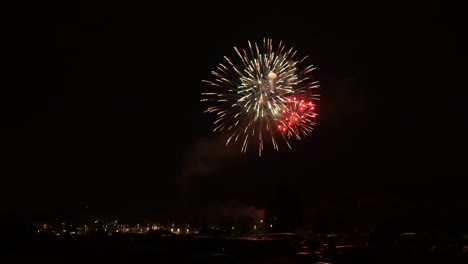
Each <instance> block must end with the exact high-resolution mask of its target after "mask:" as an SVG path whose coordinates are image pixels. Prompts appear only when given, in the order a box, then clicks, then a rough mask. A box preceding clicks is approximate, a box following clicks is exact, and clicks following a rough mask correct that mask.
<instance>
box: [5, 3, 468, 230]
mask: <svg viewBox="0 0 468 264" xmlns="http://www.w3.org/2000/svg"><path fill="white" fill-rule="evenodd" d="M323 2H328V1H321V2H317V3H316V2H311V3H310V4H308V5H305V4H303V3H299V4H293V3H292V2H291V3H289V1H287V3H286V2H284V3H276V4H275V3H273V2H271V3H265V4H264V5H263V6H262V5H259V4H258V5H255V6H254V5H252V4H249V5H247V4H246V5H241V4H240V3H239V4H236V3H234V2H232V1H231V2H229V1H228V2H226V3H218V4H217V5H216V6H211V5H200V6H198V5H195V4H189V5H187V4H183V3H182V2H180V3H173V4H168V5H167V6H165V7H163V6H157V5H151V6H150V5H149V4H148V5H147V6H145V5H136V4H131V6H128V5H124V4H109V5H104V4H102V5H96V4H85V3H84V2H81V3H80V4H79V5H73V6H72V5H70V6H65V5H64V6H42V3H41V4H39V3H38V4H34V5H32V6H27V7H26V6H20V5H12V6H11V8H10V10H4V11H5V12H6V13H8V14H7V16H4V18H3V22H2V29H3V31H2V32H4V33H3V34H2V39H3V40H2V42H3V43H4V44H5V43H6V47H5V46H4V48H3V54H4V55H3V56H2V64H3V65H4V66H6V71H5V68H4V70H3V72H2V73H3V74H2V76H4V77H3V78H2V80H3V81H2V86H3V87H5V88H6V89H5V88H4V89H2V97H1V105H2V114H3V115H2V116H3V118H2V120H1V124H2V131H3V132H4V133H3V135H4V136H3V141H2V142H3V143H2V147H1V149H2V153H3V158H2V161H3V162H2V163H3V165H2V181H3V183H2V184H1V187H0V190H1V193H0V201H1V207H0V210H1V214H2V216H4V217H7V218H10V217H14V219H17V220H18V221H20V220H21V221H22V220H26V221H36V220H38V219H40V220H43V219H55V218H67V217H72V216H76V215H80V214H82V215H87V216H92V217H95V216H102V217H116V218H121V219H128V220H134V219H144V218H146V217H156V218H157V217H160V218H170V217H180V216H182V215H189V214H194V213H195V212H197V211H198V212H199V211H200V210H204V208H206V207H207V206H208V207H209V206H213V207H216V206H221V207H222V206H224V205H226V204H231V205H232V204H236V205H237V206H238V207H242V206H245V207H246V208H247V207H248V208H263V206H265V205H266V204H267V203H268V201H269V200H270V199H272V197H274V196H275V193H277V191H278V190H279V189H281V188H286V189H289V190H292V193H294V194H295V195H297V196H298V197H300V199H302V200H303V201H304V203H305V204H306V205H307V206H308V207H310V208H322V209H323V208H328V209H327V210H333V209H334V208H343V207H346V206H349V204H360V205H362V206H363V207H362V208H364V209H362V210H367V212H368V213H370V214H372V213H375V214H377V213H381V212H391V214H396V215H398V214H402V215H403V214H404V213H408V212H411V211H412V212H418V213H421V214H423V215H432V216H436V217H435V218H437V216H446V217H447V218H450V219H455V218H456V219H460V217H461V216H462V214H463V210H464V212H465V214H466V211H467V209H468V208H467V205H466V204H467V203H466V202H467V199H466V198H465V197H464V192H465V190H466V188H467V187H468V181H467V177H468V175H467V173H466V165H465V163H464V162H466V139H465V133H466V126H465V120H466V116H465V113H466V110H465V109H464V104H463V103H462V100H463V96H464V94H465V92H464V91H463V90H464V87H465V82H462V81H461V80H462V77H464V76H463V74H464V72H462V70H461V66H460V65H462V61H461V44H460V36H461V25H460V24H458V22H459V20H460V19H459V17H457V15H456V12H454V11H453V10H452V9H456V8H455V7H452V9H450V8H447V7H444V6H441V5H440V4H437V3H435V2H433V3H430V2H424V4H411V5H408V4H404V5H403V4H398V3H397V2H389V3H388V4H385V5H384V4H383V3H382V4H380V3H378V4H376V5H375V6H369V5H368V4H356V3H354V4H351V2H350V3H348V4H341V3H329V4H326V3H323ZM263 38H272V39H273V40H274V41H276V40H282V41H283V43H284V44H285V45H286V46H288V47H291V46H292V47H294V48H295V49H296V50H298V52H299V53H300V54H302V55H309V58H308V61H309V62H311V63H313V64H314V65H315V66H316V67H317V70H316V71H315V77H316V78H317V79H318V80H319V81H320V84H321V90H320V91H321V101H320V102H319V104H318V113H319V118H318V124H317V126H316V129H315V130H314V132H313V133H312V134H310V136H309V137H307V138H306V139H305V140H303V141H299V142H296V141H293V148H292V149H291V150H289V149H287V148H284V147H283V148H282V149H280V151H278V152H277V151H275V150H273V149H272V148H271V147H270V146H267V147H266V149H265V152H264V155H263V156H262V157H261V158H259V157H258V155H257V152H256V151H255V149H254V148H252V149H250V151H249V152H248V153H247V154H241V153H240V146H238V145H233V146H229V147H225V146H224V142H223V141H222V140H223V139H222V138H221V137H220V136H219V135H218V134H215V133H212V128H213V125H212V121H213V117H212V116H209V115H206V114H203V110H204V105H202V104H201V103H200V98H201V96H200V93H201V92H202V91H205V89H206V88H207V87H206V85H205V84H203V83H202V82H201V80H202V79H207V78H210V71H211V70H213V69H215V67H216V65H217V64H218V63H219V62H221V61H222V60H223V56H225V55H226V56H234V55H235V54H234V49H233V47H234V46H237V47H242V48H243V47H247V46H246V45H247V41H248V40H251V41H261V40H262V39H263ZM5 55H6V57H5ZM366 206H367V207H366ZM464 217H466V215H465V216H464Z"/></svg>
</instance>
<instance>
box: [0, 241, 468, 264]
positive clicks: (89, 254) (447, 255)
mask: <svg viewBox="0 0 468 264" xmlns="http://www.w3.org/2000/svg"><path fill="white" fill-rule="evenodd" d="M96 261H98V262H105V263H111V262H118V263H272V264H274V263H312V264H319V263H321V264H324V263H333V264H339V263H428V264H436V263H437V264H439V263H440V264H442V263H443V264H451V263H468V257H467V254H466V245H465V244H463V243H459V242H447V243H439V244H434V243H432V244H430V243H424V241H422V242H421V241H419V242H418V243H408V244H405V245H391V244H389V245H383V244H382V245H372V246H369V245H358V244H353V243H346V242H343V241H342V242H340V243H335V242H331V241H325V240H312V239H307V238H305V237H302V236H299V235H294V234H289V233H288V234H270V235H267V236H241V237H216V236H195V235H190V236H189V235H147V234H114V235H112V236H99V235H95V236H89V235H86V236H66V237H65V236H51V235H40V236H39V235H36V236H18V237H3V241H2V254H1V258H0V263H83V262H91V263H97V262H96Z"/></svg>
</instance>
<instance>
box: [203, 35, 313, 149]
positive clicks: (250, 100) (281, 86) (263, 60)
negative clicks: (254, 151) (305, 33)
mask: <svg viewBox="0 0 468 264" xmlns="http://www.w3.org/2000/svg"><path fill="white" fill-rule="evenodd" d="M234 51H235V53H236V54H237V58H238V59H239V61H240V63H237V64H236V62H235V61H233V60H232V59H230V58H228V57H227V56H224V59H225V63H224V64H223V63H219V64H218V66H217V68H216V70H214V71H211V75H212V76H213V77H214V78H213V79H212V80H202V81H203V82H205V83H208V84H209V85H210V86H211V87H214V90H213V91H211V92H206V93H202V96H203V98H202V99H201V101H202V102H208V103H210V104H211V105H210V106H208V107H207V109H206V110H205V112H206V113H213V114H216V115H217V120H216V121H215V122H214V125H215V128H214V129H213V131H218V132H221V131H229V132H230V136H229V138H228V139H227V141H226V145H227V144H229V143H230V142H231V141H238V140H239V139H241V140H242V142H243V143H242V148H241V151H242V152H244V153H245V152H247V148H248V146H249V144H251V142H252V140H255V142H256V143H257V144H258V152H259V156H261V155H262V151H263V150H264V143H265V140H267V139H269V140H271V143H272V145H273V148H274V149H276V150H279V142H278V140H277V138H281V139H283V141H284V142H285V143H286V145H287V146H288V147H289V148H291V144H290V142H289V141H290V140H292V139H296V140H301V139H302V138H304V137H305V136H307V135H308V134H309V133H310V132H312V130H313V128H314V126H315V124H316V123H315V118H316V117H317V113H316V112H315V108H316V107H315V103H314V102H315V101H317V100H319V94H318V92H317V90H318V88H319V84H318V81H314V80H313V78H312V76H310V75H311V73H312V72H313V71H314V70H315V67H314V66H313V65H308V66H306V67H304V68H303V69H301V67H302V64H303V63H304V61H305V59H306V58H307V56H306V57H303V58H302V59H300V60H296V59H295V56H296V54H297V51H295V50H294V49H293V48H289V49H286V47H285V46H284V45H283V44H282V42H281V41H280V42H279V44H278V46H277V47H276V49H275V48H274V46H273V41H272V40H271V39H263V45H262V46H259V44H258V43H256V42H255V43H251V42H250V41H248V50H245V49H242V50H239V49H238V48H237V47H234Z"/></svg>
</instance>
